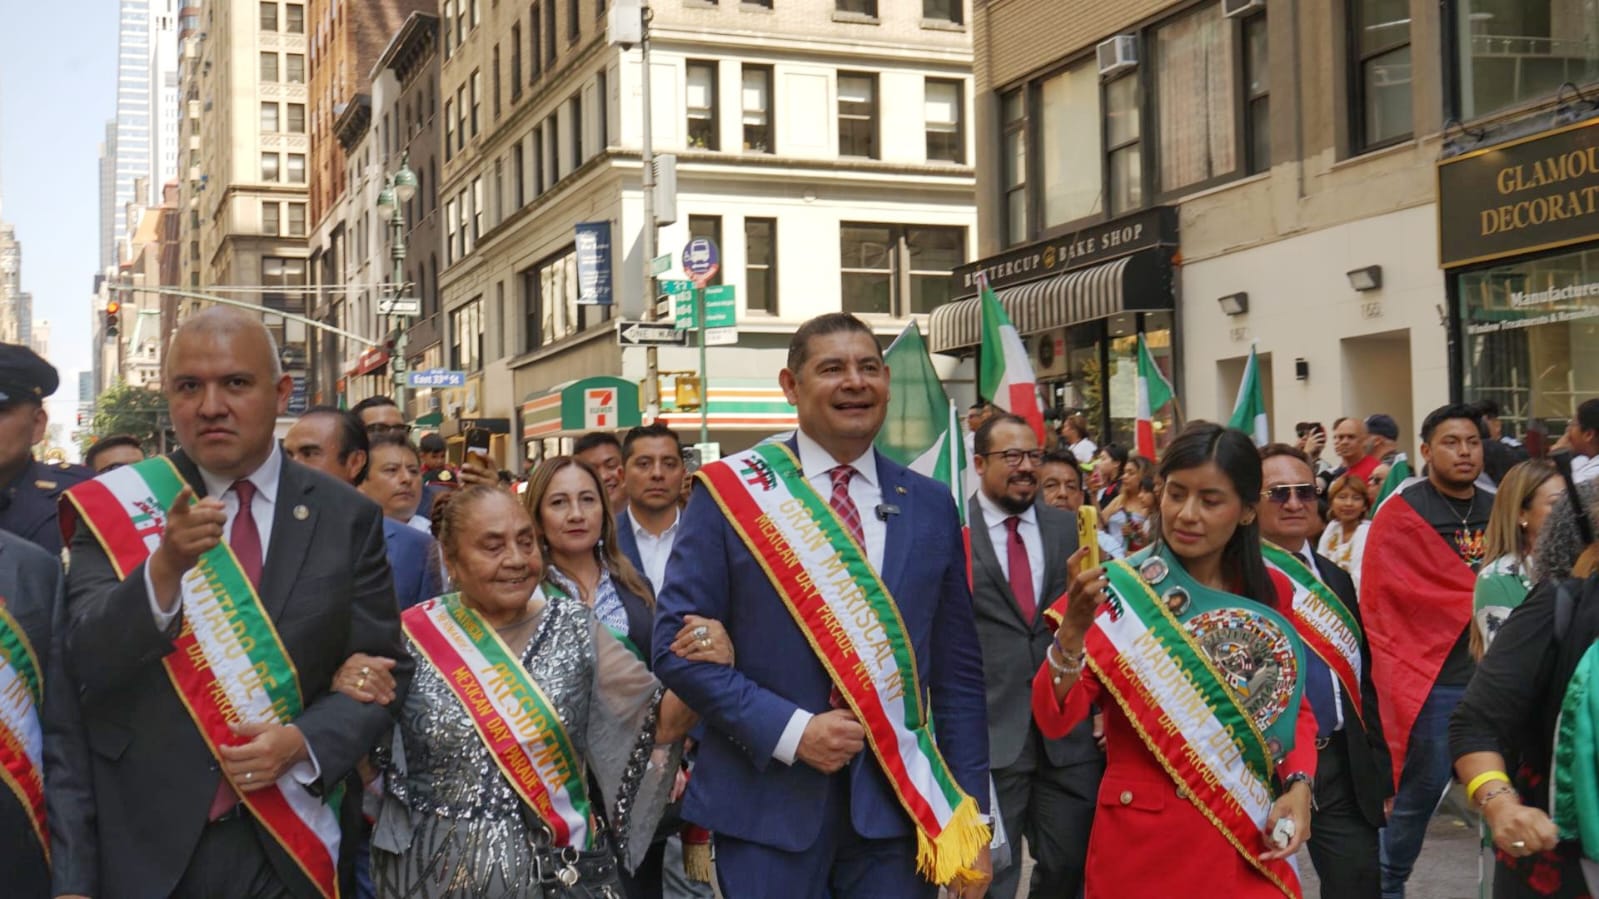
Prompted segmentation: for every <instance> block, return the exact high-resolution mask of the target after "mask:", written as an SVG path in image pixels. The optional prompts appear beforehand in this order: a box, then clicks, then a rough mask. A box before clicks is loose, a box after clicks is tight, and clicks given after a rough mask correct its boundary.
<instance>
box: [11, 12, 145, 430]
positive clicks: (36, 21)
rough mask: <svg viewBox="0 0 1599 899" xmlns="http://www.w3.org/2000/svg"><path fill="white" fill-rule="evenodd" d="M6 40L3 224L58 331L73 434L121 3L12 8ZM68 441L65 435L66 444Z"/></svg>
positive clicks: (26, 282) (39, 309)
mask: <svg viewBox="0 0 1599 899" xmlns="http://www.w3.org/2000/svg"><path fill="white" fill-rule="evenodd" d="M0 6H3V8H4V10H5V27H4V28H0V203H3V204H4V205H3V206H0V217H3V218H4V219H5V220H6V221H8V222H10V223H11V224H13V225H14V226H15V227H16V229H17V239H18V240H20V241H21V242H22V289H23V290H26V291H30V292H32V293H33V317H34V321H36V322H38V321H45V320H48V321H49V322H50V329H51V334H50V357H49V358H50V361H51V362H52V363H53V364H54V365H55V366H56V369H57V370H58V371H60V373H61V388H60V389H59V390H58V391H57V392H56V394H55V396H54V397H52V398H51V399H50V401H49V402H48V403H47V408H48V409H49V411H50V420H51V421H52V422H59V423H63V424H65V425H66V426H67V429H68V430H69V431H70V430H71V428H72V426H73V424H74V421H75V418H76V415H77V404H78V374H77V373H78V372H79V371H80V370H82V371H87V370H88V368H89V359H90V340H91V335H92V333H93V329H92V328H91V327H90V322H89V317H90V301H91V299H92V297H93V293H94V275H95V269H96V267H97V266H98V265H99V261H100V259H99V257H100V222H99V215H100V211H99V205H100V168H99V151H100V142H101V141H102V140H103V139H104V138H105V123H106V122H107V120H109V119H110V118H111V116H112V114H113V112H114V111H115V107H116V65H117V2H116V0H50V2H48V3H24V2H20V0H17V2H13V0H5V2H4V3H3V4H0ZM63 437H65V435H63Z"/></svg>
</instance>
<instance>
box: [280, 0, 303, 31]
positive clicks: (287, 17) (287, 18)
mask: <svg viewBox="0 0 1599 899" xmlns="http://www.w3.org/2000/svg"><path fill="white" fill-rule="evenodd" d="M283 30H284V31H285V32H287V33H289V34H305V4H303V3H287V4H284V6H283Z"/></svg>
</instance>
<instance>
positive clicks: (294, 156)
mask: <svg viewBox="0 0 1599 899" xmlns="http://www.w3.org/2000/svg"><path fill="white" fill-rule="evenodd" d="M287 169H288V172H287V174H288V182H289V183H290V184H304V183H305V154H304V153H290V154H289V157H288V166H287Z"/></svg>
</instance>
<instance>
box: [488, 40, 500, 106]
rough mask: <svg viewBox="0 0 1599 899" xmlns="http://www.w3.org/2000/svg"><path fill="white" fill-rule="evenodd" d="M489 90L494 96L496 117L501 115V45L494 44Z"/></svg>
mask: <svg viewBox="0 0 1599 899" xmlns="http://www.w3.org/2000/svg"><path fill="white" fill-rule="evenodd" d="M489 83H490V86H489V91H490V93H491V94H492V96H493V100H492V101H491V102H492V103H493V104H494V118H496V119H498V118H499V117H500V45H499V44H495V45H494V55H493V59H492V61H491V62H490V63H489Z"/></svg>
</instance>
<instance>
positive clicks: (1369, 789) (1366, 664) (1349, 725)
mask: <svg viewBox="0 0 1599 899" xmlns="http://www.w3.org/2000/svg"><path fill="white" fill-rule="evenodd" d="M1316 571H1317V574H1319V575H1321V580H1322V582H1323V583H1325V584H1326V585H1327V586H1328V587H1330V588H1332V591H1333V592H1334V593H1336V594H1337V595H1338V598H1339V599H1341V600H1343V601H1344V605H1345V606H1348V607H1349V611H1350V614H1352V615H1354V616H1355V621H1356V623H1357V624H1358V623H1360V603H1359V600H1358V599H1357V597H1356V595H1355V582H1354V581H1353V580H1352V579H1350V577H1349V574H1348V573H1347V572H1345V571H1344V570H1343V569H1342V568H1339V567H1338V565H1337V563H1335V562H1333V561H1332V560H1331V559H1328V558H1325V557H1323V556H1321V555H1317V556H1316ZM1360 700H1361V709H1362V710H1363V712H1364V715H1362V716H1357V715H1354V714H1346V715H1344V736H1345V737H1346V739H1345V740H1344V745H1345V747H1346V749H1347V751H1348V753H1349V772H1350V779H1351V780H1353V781H1354V784H1355V800H1356V801H1357V802H1358V803H1359V804H1360V813H1361V814H1362V815H1363V816H1365V818H1366V821H1367V822H1369V823H1370V824H1371V825H1372V826H1373V827H1382V826H1383V824H1384V823H1385V822H1384V819H1383V810H1382V806H1383V803H1384V802H1386V801H1387V800H1388V797H1390V796H1392V795H1393V794H1394V774H1393V770H1394V769H1393V759H1392V757H1391V756H1390V755H1389V753H1388V741H1387V740H1386V739H1384V737H1383V733H1382V714H1381V712H1380V711H1379V710H1378V708H1377V690H1376V688H1375V687H1373V686H1372V683H1371V647H1370V646H1369V645H1367V643H1366V631H1365V625H1364V624H1361V632H1360Z"/></svg>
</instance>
